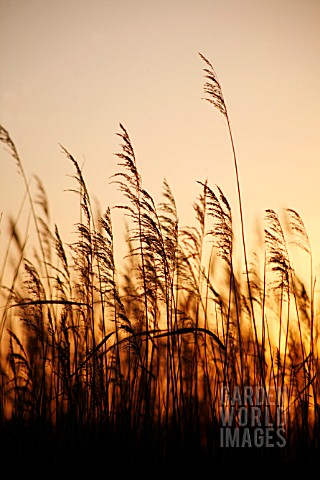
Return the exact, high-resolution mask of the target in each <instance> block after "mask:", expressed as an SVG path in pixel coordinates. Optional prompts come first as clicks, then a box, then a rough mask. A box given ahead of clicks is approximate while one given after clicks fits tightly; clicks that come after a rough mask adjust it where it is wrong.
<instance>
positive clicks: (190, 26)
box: [0, 0, 320, 254]
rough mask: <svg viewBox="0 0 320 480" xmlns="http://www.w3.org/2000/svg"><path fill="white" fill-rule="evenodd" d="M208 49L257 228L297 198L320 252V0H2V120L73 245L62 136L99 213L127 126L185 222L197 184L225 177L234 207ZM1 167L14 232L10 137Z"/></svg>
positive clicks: (108, 197)
mask: <svg viewBox="0 0 320 480" xmlns="http://www.w3.org/2000/svg"><path fill="white" fill-rule="evenodd" d="M198 52H201V53H202V54H203V55H204V56H206V57H207V58H208V59H209V60H210V61H211V62H212V63H213V65H214V67H215V70H216V72H217V75H218V77H219V79H220V82H221V84H222V89H223V92H224V96H225V100H226V103H227V107H228V110H229V116H230V120H231V126H232V129H233V134H234V140H235V145H236V151H237V155H238V162H239V173H240V182H241V188H242V195H243V201H244V215H245V221H246V225H247V232H248V235H250V232H252V231H253V230H254V228H255V221H256V219H258V220H259V222H261V223H262V222H263V218H264V211H265V209H267V208H273V209H275V210H276V211H277V212H279V213H281V209H282V208H284V207H290V208H293V209H296V210H297V211H298V213H300V215H301V217H302V218H303V220H304V222H305V224H306V227H307V229H308V231H309V234H310V236H311V238H312V240H313V242H314V243H313V248H314V250H315V254H317V250H319V245H320V242H319V240H320V222H319V205H320V188H319V184H320V182H319V173H320V168H319V167H320V156H319V152H320V148H319V147H320V132H319V127H320V89H319V85H320V2H319V0H303V1H302V0H192V1H190V0H189V1H188V0H171V1H167V0H161V1H159V0H158V1H155V0H136V1H135V0H131V1H129V0H55V1H51V0H0V65H1V74H0V123H1V124H2V126H3V127H4V128H6V129H7V130H8V131H9V133H10V135H11V137H12V139H13V140H14V141H15V143H16V146H17V148H18V151H19V153H20V155H21V159H22V161H23V164H24V168H25V170H26V173H27V175H28V178H30V179H31V177H32V175H38V176H39V177H40V178H41V180H42V181H43V184H44V186H45V188H46V191H47V194H48V197H49V201H50V207H51V216H52V222H53V223H57V224H58V226H59V227H60V230H61V232H62V236H63V237H64V238H66V240H68V241H69V240H70V238H69V233H70V232H73V231H74V230H75V228H74V224H75V223H76V222H78V220H79V218H78V214H79V208H78V203H77V198H76V196H75V195H74V194H72V193H70V192H66V191H65V190H67V189H70V188H74V187H75V182H74V180H73V179H72V178H70V176H69V175H72V174H73V173H74V172H73V169H72V165H71V164H70V162H69V161H68V160H67V159H66V157H65V155H64V154H63V153H62V152H61V148H60V146H59V144H62V145H63V146H64V147H65V148H67V149H68V150H69V151H70V153H72V154H73V155H74V156H75V158H76V159H77V160H78V162H79V164H80V165H81V166H83V173H84V177H85V179H86V181H87V186H88V189H89V191H90V193H91V194H92V199H95V198H96V199H97V200H98V201H99V203H100V206H101V209H102V210H104V209H105V208H106V207H107V206H110V207H112V206H114V205H116V204H118V203H121V202H122V197H121V195H120V194H119V192H117V190H116V187H115V186H114V185H110V176H111V175H113V174H114V173H116V171H117V158H116V157H115V155H114V153H115V152H118V151H120V147H119V141H120V139H119V137H117V136H116V132H118V131H119V123H120V122H121V123H122V124H123V125H124V126H125V127H126V128H127V130H128V132H129V134H130V137H131V140H132V143H133V145H134V148H135V151H136V156H137V162H138V167H139V170H140V173H141V174H142V179H143V182H144V186H145V188H146V189H147V190H148V191H149V193H151V195H153V196H154V198H155V200H156V202H158V201H161V190H162V181H163V178H166V179H167V181H168V183H169V185H170V186H171V188H172V191H173V194H174V196H175V198H176V202H177V206H178V212H179V216H180V219H181V224H182V225H185V224H186V223H188V222H189V218H191V217H193V211H192V203H193V202H194V201H195V199H196V197H197V196H198V194H199V191H200V190H199V186H198V185H197V183H196V182H197V181H198V180H200V181H204V180H205V179H208V182H209V185H211V186H212V187H214V186H215V184H218V185H219V186H220V187H221V188H222V190H223V191H224V193H225V195H226V197H227V198H228V199H229V201H230V203H231V206H232V209H233V211H234V216H235V217H237V215H238V210H237V208H238V207H237V196H236V183H235V176H234V169H233V159H232V152H231V148H230V141H229V138H228V132H227V128H226V123H225V120H224V118H223V116H222V115H221V114H220V113H219V112H218V110H215V109H214V108H213V107H211V106H210V105H209V104H208V103H207V102H205V101H203V100H202V96H203V90H202V87H203V70H202V69H203V67H204V64H203V62H202V61H201V59H200V57H199V56H198ZM0 165H1V179H0V212H1V211H2V212H3V219H2V225H1V229H2V232H3V231H5V229H6V218H7V215H8V214H10V213H11V214H13V215H15V214H16V212H17V210H18V209H19V208H20V205H21V201H22V198H23V195H24V185H23V183H22V180H21V177H19V175H18V174H17V169H16V166H15V164H14V162H13V161H12V160H11V158H10V157H9V156H8V155H7V154H6V153H5V149H4V148H3V147H2V146H1V150H0ZM114 215H115V219H118V218H119V220H120V216H119V213H114ZM122 227H123V224H122V223H121V229H122ZM122 240H123V238H122V237H121V240H120V241H122Z"/></svg>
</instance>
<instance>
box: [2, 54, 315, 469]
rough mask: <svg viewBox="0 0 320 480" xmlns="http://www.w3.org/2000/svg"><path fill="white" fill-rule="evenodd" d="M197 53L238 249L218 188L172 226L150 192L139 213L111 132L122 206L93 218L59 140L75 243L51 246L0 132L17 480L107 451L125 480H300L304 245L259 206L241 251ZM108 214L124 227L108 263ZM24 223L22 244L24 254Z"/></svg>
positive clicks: (5, 377) (310, 374)
mask: <svg viewBox="0 0 320 480" xmlns="http://www.w3.org/2000/svg"><path fill="white" fill-rule="evenodd" d="M200 57H201V59H202V60H203V61H204V62H205V69H204V73H205V78H206V81H205V84H204V91H205V94H206V100H208V101H209V103H211V104H212V105H213V106H214V107H215V108H216V109H218V110H219V111H220V113H222V115H223V116H224V117H225V119H226V122H227V134H228V135H229V138H230V142H231V146H232V152H233V164H234V169H235V177H236V188H237V193H238V214H239V216H240V225H241V238H240V239H238V238H235V235H234V229H233V217H234V215H235V214H234V213H233V212H232V209H231V206H230V204H229V202H228V200H227V198H226V197H225V195H224V193H223V190H222V188H220V187H219V186H216V187H214V188H213V187H211V186H210V185H209V184H208V182H207V181H200V180H198V179H196V180H197V182H198V183H197V184H198V185H199V196H198V198H197V199H195V201H194V204H193V207H194V224H193V225H188V226H181V225H180V224H179V215H178V208H177V205H176V202H175V199H174V195H173V193H172V191H171V189H170V186H169V184H168V182H167V181H166V180H164V181H163V198H162V201H161V202H160V203H159V204H156V203H155V201H154V199H153V197H152V195H151V194H150V193H149V192H147V191H146V189H145V188H144V186H143V182H142V176H141V174H140V172H139V166H138V159H137V158H136V155H135V151H134V146H133V142H132V140H131V138H130V135H129V133H128V130H127V129H126V128H125V127H124V126H123V125H122V124H120V126H119V132H118V133H117V135H118V137H119V138H120V145H119V151H118V152H117V153H116V154H115V156H116V158H117V160H118V163H117V165H116V169H117V170H116V172H115V174H114V176H113V177H112V179H111V185H115V186H116V187H117V188H118V189H119V190H120V192H121V193H122V194H123V203H122V204H120V205H116V206H112V207H111V206H108V207H107V208H106V211H105V212H104V213H103V214H98V212H96V211H95V210H94V209H93V207H92V204H91V199H90V192H89V189H88V187H87V184H86V180H85V178H84V175H83V172H82V171H81V169H80V167H79V164H78V162H77V160H76V159H75V158H74V157H73V156H72V154H71V153H70V152H69V151H68V150H67V149H66V148H65V147H63V146H61V148H62V154H63V155H64V156H65V157H66V159H67V160H68V161H69V162H71V164H72V166H73V168H74V172H75V173H74V177H73V180H74V181H75V184H76V185H75V187H71V188H70V190H72V191H73V192H75V193H76V194H77V196H78V199H79V206H80V208H79V212H80V214H79V220H78V221H77V222H76V223H75V225H76V232H77V238H76V241H75V242H74V243H73V244H70V245H67V244H65V242H64V241H63V238H61V235H60V232H59V228H58V226H57V224H53V225H52V224H51V220H50V216H49V202H48V199H47V197H46V192H45V188H44V186H43V184H42V182H41V180H40V179H38V178H36V179H35V180H36V183H35V188H36V191H35V193H33V191H32V189H31V187H30V182H29V180H28V178H27V176H26V173H25V170H24V167H23V164H22V160H21V158H20V157H19V155H18V152H17V148H16V146H15V144H14V142H13V140H12V139H11V136H10V135H9V133H8V132H7V131H6V130H5V128H3V127H1V129H0V140H1V142H2V143H3V144H4V145H5V146H6V147H7V149H9V152H10V154H11V156H12V158H13V160H14V161H15V162H16V163H17V165H18V170H19V174H20V175H21V176H22V177H23V180H24V187H25V198H24V202H25V201H27V200H28V202H29V206H30V216H29V220H27V222H26V223H25V224H23V223H22V220H21V215H20V212H18V213H17V216H16V218H15V219H10V229H9V231H8V234H7V238H8V243H7V245H8V246H7V248H6V250H5V251H4V252H3V254H2V258H1V261H2V266H1V291H0V294H1V307H2V308H1V315H2V316H1V330H0V334H1V336H0V342H1V358H0V361H1V364H0V367H1V384H0V424H1V429H2V432H3V435H1V452H2V453H3V459H4V462H6V461H7V462H8V464H9V463H10V459H11V461H13V460H14V459H15V458H16V457H17V456H19V458H20V460H21V461H20V463H19V465H20V467H21V468H20V470H21V471H20V473H21V474H22V473H26V472H29V473H32V474H33V475H34V476H37V474H36V467H37V471H39V472H40V473H41V475H43V474H44V472H45V471H47V470H49V469H50V471H51V472H52V474H53V476H54V477H55V478H67V477H68V476H70V475H71V474H72V475H80V474H82V475H85V474H90V475H92V474H96V473H98V472H99V471H100V469H101V462H103V463H104V466H103V468H108V462H105V458H106V455H107V456H108V458H109V459H112V460H110V461H113V462H114V464H115V465H116V468H117V469H118V471H119V473H125V474H128V475H130V476H135V475H139V476H140V477H141V476H142V477H143V476H146V475H149V474H150V471H151V469H154V468H156V469H157V471H158V472H159V473H162V474H178V473H179V474H187V473H188V472H189V471H190V469H191V468H196V469H197V471H198V472H199V474H212V472H213V471H214V469H216V468H217V467H218V466H219V467H226V468H228V469H229V470H228V471H230V472H231V471H232V468H231V467H230V465H234V466H235V471H234V472H233V473H236V471H237V469H239V468H240V467H241V466H242V467H243V468H248V465H251V466H253V465H255V463H256V462H257V463H258V465H259V467H260V468H263V469H264V470H266V471H267V469H270V470H269V471H270V473H272V472H274V471H275V468H277V469H279V471H280V470H281V469H282V471H283V472H286V473H288V472H289V471H290V469H291V468H292V471H294V469H295V468H297V465H300V464H303V467H304V469H305V471H309V473H312V472H313V470H314V469H315V468H316V465H317V458H318V454H317V449H318V446H319V433H320V432H319V394H320V388H319V380H318V379H319V328H318V322H317V310H316V305H317V299H316V295H315V292H316V291H315V284H316V277H315V273H314V265H313V257H312V249H311V245H310V241H309V238H308V234H307V231H306V229H305V226H304V224H303V221H302V219H301V217H300V216H299V214H298V213H297V212H296V211H294V210H292V209H287V211H286V214H287V222H285V223H282V222H281V220H280V217H279V215H278V214H277V213H276V212H275V211H273V210H270V209H269V210H267V211H266V212H265V219H264V222H265V229H264V245H263V254H262V258H259V256H258V255H257V254H256V253H255V252H248V250H247V244H246V239H245V224H244V212H243V207H242V200H241V189H240V178H239V167H238V161H237V156H236V151H235V145H234V141H233V137H232V130H231V122H230V119H229V115H228V111H227V107H226V102H225V100H224V96H223V94H222V88H221V85H220V83H219V80H218V77H217V75H216V73H215V71H214V68H213V65H212V64H211V63H210V62H209V61H208V60H207V59H206V58H205V57H204V56H203V55H202V54H200ZM112 208H118V209H120V211H121V212H123V214H124V216H125V218H126V221H127V232H126V234H127V246H128V254H127V255H126V257H125V258H124V259H123V260H122V261H121V262H120V261H119V259H117V258H116V255H115V245H116V242H117V239H116V238H115V237H114V233H113V218H112ZM97 217H98V218H97ZM31 220H32V222H33V226H34V227H35V233H36V238H37V242H38V243H37V248H35V249H34V250H31V253H30V250H29V249H28V248H27V247H28V233H29V230H30V228H31ZM21 232H22V233H21ZM2 234H3V233H2ZM238 240H240V243H241V244H242V249H243V270H241V269H240V270H239V271H238V269H237V268H235V265H236V260H235V253H234V251H235V249H234V245H235V242H237V241H238ZM292 241H294V242H295V245H297V246H298V247H299V248H300V249H302V251H303V252H304V254H305V255H306V256H307V257H308V259H309V260H308V261H309V268H310V282H309V284H308V285H305V284H304V283H303V282H302V280H301V279H300V278H299V277H298V275H297V273H296V271H295V268H294V256H293V255H292V253H291V251H290V249H289V245H291V242H292ZM17 252H18V255H17ZM13 258H15V261H14V262H13ZM251 258H252V260H251ZM9 270H10V271H11V274H12V275H11V283H10V284H9V285H6V284H5V283H4V279H5V278H7V277H6V274H7V273H8V271H9ZM243 273H244V274H245V275H243ZM243 278H245V281H244V280H243ZM258 394H259V395H261V394H262V395H265V397H263V399H261V397H259V395H258ZM258 433H259V435H258ZM237 447H243V448H237ZM269 447H270V448H269ZM31 454H32V458H33V467H32V466H30V462H29V458H30V456H31ZM19 465H18V466H17V467H16V468H19ZM39 478H40V477H39Z"/></svg>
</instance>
